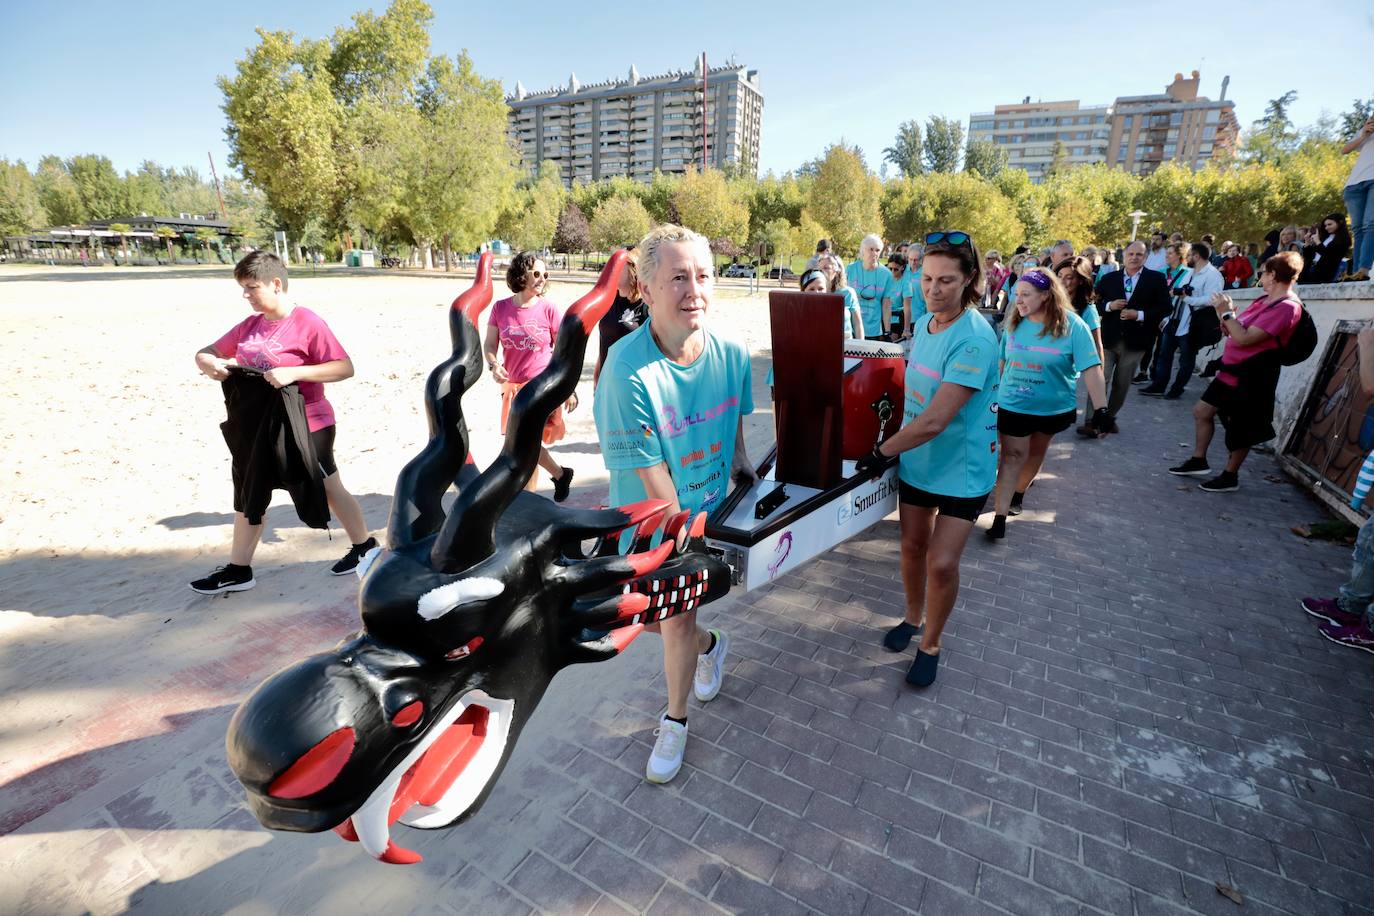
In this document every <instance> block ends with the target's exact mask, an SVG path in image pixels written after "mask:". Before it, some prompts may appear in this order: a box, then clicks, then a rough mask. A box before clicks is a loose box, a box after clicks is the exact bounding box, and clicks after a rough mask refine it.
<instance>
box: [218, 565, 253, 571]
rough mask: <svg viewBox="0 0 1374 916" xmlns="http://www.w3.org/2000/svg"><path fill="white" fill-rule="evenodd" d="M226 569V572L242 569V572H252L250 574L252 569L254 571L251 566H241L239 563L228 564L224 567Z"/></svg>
mask: <svg viewBox="0 0 1374 916" xmlns="http://www.w3.org/2000/svg"><path fill="white" fill-rule="evenodd" d="M224 568H225V570H226V571H227V570H231V569H242V570H246V571H250V572H251V571H252V569H253V567H251V566H247V565H244V566H240V565H239V564H238V563H226V564H225V565H224Z"/></svg>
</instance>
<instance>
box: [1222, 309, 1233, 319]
mask: <svg viewBox="0 0 1374 916" xmlns="http://www.w3.org/2000/svg"><path fill="white" fill-rule="evenodd" d="M1235 317H1236V313H1235V312H1234V311H1231V312H1222V313H1221V320H1222V321H1230V320H1231V319H1232V318H1235Z"/></svg>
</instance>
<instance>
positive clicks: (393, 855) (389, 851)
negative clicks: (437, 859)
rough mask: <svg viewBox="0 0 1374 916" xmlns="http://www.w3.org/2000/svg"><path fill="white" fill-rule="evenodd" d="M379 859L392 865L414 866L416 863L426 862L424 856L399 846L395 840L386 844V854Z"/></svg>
mask: <svg viewBox="0 0 1374 916" xmlns="http://www.w3.org/2000/svg"><path fill="white" fill-rule="evenodd" d="M377 858H378V861H381V862H386V863H388V864H390V865H414V864H415V863H416V862H421V861H424V856H422V855H420V854H419V853H418V852H415V851H413V850H410V849H406V848H404V847H401V846H397V845H396V842H395V841H394V840H393V841H391V842H388V843H387V844H386V852H384V853H382V854H381V855H380V856H378V857H377Z"/></svg>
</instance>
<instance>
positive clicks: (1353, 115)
mask: <svg viewBox="0 0 1374 916" xmlns="http://www.w3.org/2000/svg"><path fill="white" fill-rule="evenodd" d="M1370 118H1374V96H1371V97H1370V98H1367V99H1356V100H1355V101H1353V102H1351V103H1350V110H1349V111H1347V112H1344V113H1343V114H1342V115H1341V119H1340V122H1339V125H1338V127H1337V130H1338V132H1339V139H1340V141H1341V142H1342V143H1347V142H1349V141H1350V140H1351V138H1353V137H1354V136H1355V135H1356V134H1358V133H1359V132H1360V128H1362V127H1364V125H1365V122H1366V121H1368V120H1369V119H1370Z"/></svg>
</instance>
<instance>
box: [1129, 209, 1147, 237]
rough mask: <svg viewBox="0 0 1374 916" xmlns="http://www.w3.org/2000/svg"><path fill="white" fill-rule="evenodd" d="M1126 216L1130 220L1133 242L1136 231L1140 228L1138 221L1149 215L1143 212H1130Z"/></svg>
mask: <svg viewBox="0 0 1374 916" xmlns="http://www.w3.org/2000/svg"><path fill="white" fill-rule="evenodd" d="M1126 215H1127V216H1129V217H1130V218H1131V241H1132V242H1134V241H1135V233H1136V230H1137V229H1139V228H1140V221H1141V220H1142V219H1144V218H1145V217H1146V216H1148V215H1149V214H1148V213H1146V212H1145V211H1144V210H1132V211H1131V212H1130V213H1127V214H1126Z"/></svg>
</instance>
